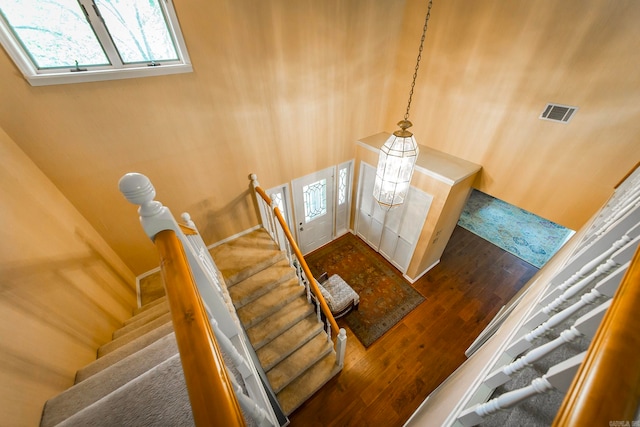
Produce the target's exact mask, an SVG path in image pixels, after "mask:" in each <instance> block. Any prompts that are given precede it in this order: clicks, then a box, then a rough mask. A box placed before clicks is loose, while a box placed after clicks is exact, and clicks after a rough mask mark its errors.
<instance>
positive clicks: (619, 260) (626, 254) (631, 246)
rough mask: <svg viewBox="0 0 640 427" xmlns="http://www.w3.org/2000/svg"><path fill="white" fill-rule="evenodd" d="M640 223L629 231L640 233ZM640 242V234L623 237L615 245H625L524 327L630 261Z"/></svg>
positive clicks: (529, 326)
mask: <svg viewBox="0 0 640 427" xmlns="http://www.w3.org/2000/svg"><path fill="white" fill-rule="evenodd" d="M639 232H640V224H638V225H637V226H636V227H634V228H633V229H632V230H630V231H629V234H632V233H633V234H634V235H636V234H640V233H639ZM639 242H640V235H636V236H635V237H634V238H633V240H631V241H629V236H626V237H624V236H623V238H621V239H620V240H619V241H618V242H617V243H618V244H616V245H613V246H614V247H616V248H617V247H618V246H620V244H622V245H623V246H622V247H620V248H619V249H617V250H616V251H615V252H614V253H613V254H612V255H611V257H610V258H609V259H608V260H607V262H605V263H604V264H601V265H600V266H598V268H596V271H595V272H593V273H592V274H590V275H589V276H587V277H585V278H584V279H582V280H581V281H579V282H577V283H575V284H574V285H573V286H571V287H569V288H568V289H567V290H565V291H564V292H563V293H562V294H561V295H560V296H558V297H557V298H556V299H555V300H553V301H552V302H551V303H549V304H547V305H546V306H545V307H543V308H542V309H541V310H539V311H538V312H537V313H536V314H535V315H534V316H532V317H531V318H530V319H529V320H527V322H526V323H525V324H524V326H523V328H524V329H532V328H534V327H536V326H537V325H539V324H540V323H541V322H543V321H544V320H545V319H546V318H548V317H549V315H550V314H551V313H552V312H553V311H555V310H556V309H558V308H559V307H560V306H561V305H562V304H564V303H565V302H567V301H569V300H570V299H571V298H573V297H575V296H576V295H578V293H580V292H582V291H583V290H584V289H585V288H586V287H587V286H588V285H589V284H590V283H591V282H593V281H594V280H595V279H596V278H599V277H600V276H604V275H606V274H608V273H609V272H610V271H611V270H612V269H613V268H615V267H617V266H619V265H621V264H623V263H625V262H627V261H629V260H630V259H631V257H632V256H633V253H634V252H635V248H636V247H637V246H638V243H639Z"/></svg>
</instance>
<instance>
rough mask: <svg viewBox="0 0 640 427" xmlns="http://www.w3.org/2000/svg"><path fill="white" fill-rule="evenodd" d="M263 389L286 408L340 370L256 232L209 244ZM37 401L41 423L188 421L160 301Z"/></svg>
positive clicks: (279, 257)
mask: <svg viewBox="0 0 640 427" xmlns="http://www.w3.org/2000/svg"><path fill="white" fill-rule="evenodd" d="M211 253H212V256H213V258H214V260H215V262H216V264H217V266H218V268H219V269H220V270H221V272H222V274H223V276H224V278H225V281H226V283H227V286H228V290H229V294H230V295H231V298H232V300H233V303H234V305H235V306H236V307H237V313H238V316H239V318H240V319H241V321H242V323H243V325H244V328H245V330H246V331H247V335H248V336H249V339H250V341H251V343H252V344H253V346H254V348H255V350H256V352H257V355H258V358H259V360H260V362H261V364H262V367H263V369H264V371H265V372H266V375H267V378H268V380H269V382H270V383H271V387H272V389H273V391H274V393H275V394H276V396H277V398H278V400H279V402H280V404H281V407H282V409H283V411H284V412H285V414H287V415H289V414H291V413H292V412H293V411H294V410H295V409H296V408H297V407H298V406H300V405H301V404H302V403H303V402H304V401H305V400H307V399H308V398H309V397H310V396H311V395H312V394H313V393H314V392H315V391H317V390H318V389H319V388H320V387H322V386H323V385H324V384H325V383H326V382H327V381H329V380H330V379H331V378H332V377H333V376H335V375H336V374H337V373H338V372H339V371H340V369H341V368H339V367H338V365H337V363H336V355H335V352H334V350H333V347H332V343H331V342H330V341H329V339H328V338H327V334H326V333H325V331H324V330H323V327H322V323H320V322H319V321H318V320H317V317H316V314H315V310H314V306H313V305H312V304H310V303H308V302H307V298H306V292H305V288H304V287H303V286H300V285H299V284H298V279H297V276H296V275H295V270H294V269H293V268H292V267H291V266H289V264H288V262H287V260H286V257H285V255H284V254H283V253H282V252H281V251H279V250H278V249H277V247H276V245H275V244H274V243H273V241H272V240H271V238H270V237H269V235H268V234H267V233H266V232H265V231H264V230H262V229H260V230H257V231H254V232H251V233H249V234H247V235H245V236H243V237H240V238H238V239H236V240H233V241H231V242H228V243H225V244H223V245H221V246H218V247H216V248H214V249H212V250H211ZM97 355H98V358H97V360H95V361H94V362H92V363H90V364H89V365H87V366H85V367H84V368H82V369H81V370H79V371H78V372H77V374H76V383H75V385H74V386H73V387H71V388H70V389H68V390H66V391H65V392H63V393H61V394H60V395H58V396H56V397H54V398H52V399H50V400H49V401H47V403H46V404H45V407H44V410H43V416H42V420H41V427H50V426H58V425H59V426H74V425H82V426H85V425H92V426H105V427H106V426H113V425H130V426H167V425H181V426H183V425H193V417H192V413H191V405H190V403H189V398H188V395H187V390H186V385H185V381H184V374H183V372H182V366H181V362H180V355H179V353H178V348H177V344H176V340H175V335H174V334H173V326H172V323H171V319H170V314H169V306H168V304H167V301H166V298H165V297H161V298H159V299H157V300H155V301H153V302H151V303H149V304H147V305H145V306H144V307H142V308H139V309H137V310H135V312H134V316H133V317H132V318H131V319H129V320H127V321H126V322H125V323H124V324H123V325H122V327H121V328H119V329H118V330H116V331H115V332H114V333H113V340H112V341H110V342H108V343H106V344H104V345H103V346H101V347H100V348H99V349H98V351H97Z"/></svg>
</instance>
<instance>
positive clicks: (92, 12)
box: [78, 0, 123, 68]
mask: <svg viewBox="0 0 640 427" xmlns="http://www.w3.org/2000/svg"><path fill="white" fill-rule="evenodd" d="M78 3H80V4H81V5H82V6H83V7H84V9H85V11H86V13H87V15H88V16H87V19H88V20H89V24H90V25H91V27H92V28H93V31H94V32H95V34H96V37H98V40H99V41H100V44H101V45H102V48H103V49H104V52H105V54H106V55H107V57H108V58H109V61H110V62H111V65H112V66H113V67H114V68H123V63H122V59H121V58H120V54H119V53H118V49H117V48H116V46H115V44H114V43H113V40H112V39H111V34H109V30H108V29H107V27H106V25H105V23H104V19H102V16H100V12H99V11H98V7H97V6H96V4H95V3H94V2H93V0H78Z"/></svg>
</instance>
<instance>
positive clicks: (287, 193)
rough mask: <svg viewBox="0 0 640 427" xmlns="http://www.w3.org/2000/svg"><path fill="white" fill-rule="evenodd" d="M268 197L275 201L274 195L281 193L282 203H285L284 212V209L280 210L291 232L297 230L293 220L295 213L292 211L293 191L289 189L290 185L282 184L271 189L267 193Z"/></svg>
mask: <svg viewBox="0 0 640 427" xmlns="http://www.w3.org/2000/svg"><path fill="white" fill-rule="evenodd" d="M266 193H267V195H268V196H269V197H270V198H271V200H272V201H273V199H274V198H273V197H272V194H273V193H280V194H282V201H283V203H284V210H283V209H282V208H280V211H281V212H282V215H283V216H284V220H285V221H286V223H287V225H288V226H289V230H295V229H296V226H295V225H296V223H295V220H294V218H293V211H292V210H291V206H292V204H291V200H292V199H291V189H290V188H289V184H288V183H286V182H285V183H284V184H280V185H277V186H275V187H272V188H270V189H268V190H267V191H266Z"/></svg>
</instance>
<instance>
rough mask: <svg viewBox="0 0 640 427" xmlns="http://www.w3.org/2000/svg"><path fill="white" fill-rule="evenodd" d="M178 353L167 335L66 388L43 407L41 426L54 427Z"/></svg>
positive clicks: (171, 335)
mask: <svg viewBox="0 0 640 427" xmlns="http://www.w3.org/2000/svg"><path fill="white" fill-rule="evenodd" d="M176 354H178V345H177V343H176V338H175V334H169V335H166V336H164V337H162V338H160V339H159V340H158V341H156V342H154V343H153V344H151V345H149V346H147V347H145V348H144V349H142V350H140V351H138V352H136V353H133V354H131V355H129V356H127V357H125V358H124V359H122V360H120V361H119V362H117V363H115V364H114V365H112V366H110V367H109V369H105V370H103V371H101V372H99V373H97V374H95V375H93V376H92V377H90V378H88V379H87V380H86V381H82V382H80V383H78V384H76V385H74V386H73V387H71V388H69V389H67V390H66V391H64V392H63V393H61V394H59V395H57V396H56V397H54V398H52V399H49V400H48V401H47V403H46V404H45V407H44V410H43V414H42V420H41V422H40V427H50V426H55V425H56V424H58V423H59V422H61V421H64V420H65V419H67V418H68V417H70V416H72V415H73V414H75V413H76V412H78V411H80V410H82V409H83V408H85V407H87V406H89V405H91V404H93V403H94V402H97V401H98V400H100V399H101V398H103V397H104V396H106V395H108V394H109V393H111V392H113V391H114V390H116V389H118V388H119V387H121V386H123V385H125V384H126V383H128V382H129V381H131V380H134V379H135V378H137V377H138V376H140V375H142V374H144V373H145V372H147V371H148V370H150V369H152V368H153V367H154V366H156V365H158V364H159V363H162V362H164V361H165V360H167V359H168V358H170V357H172V356H174V355H176Z"/></svg>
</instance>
